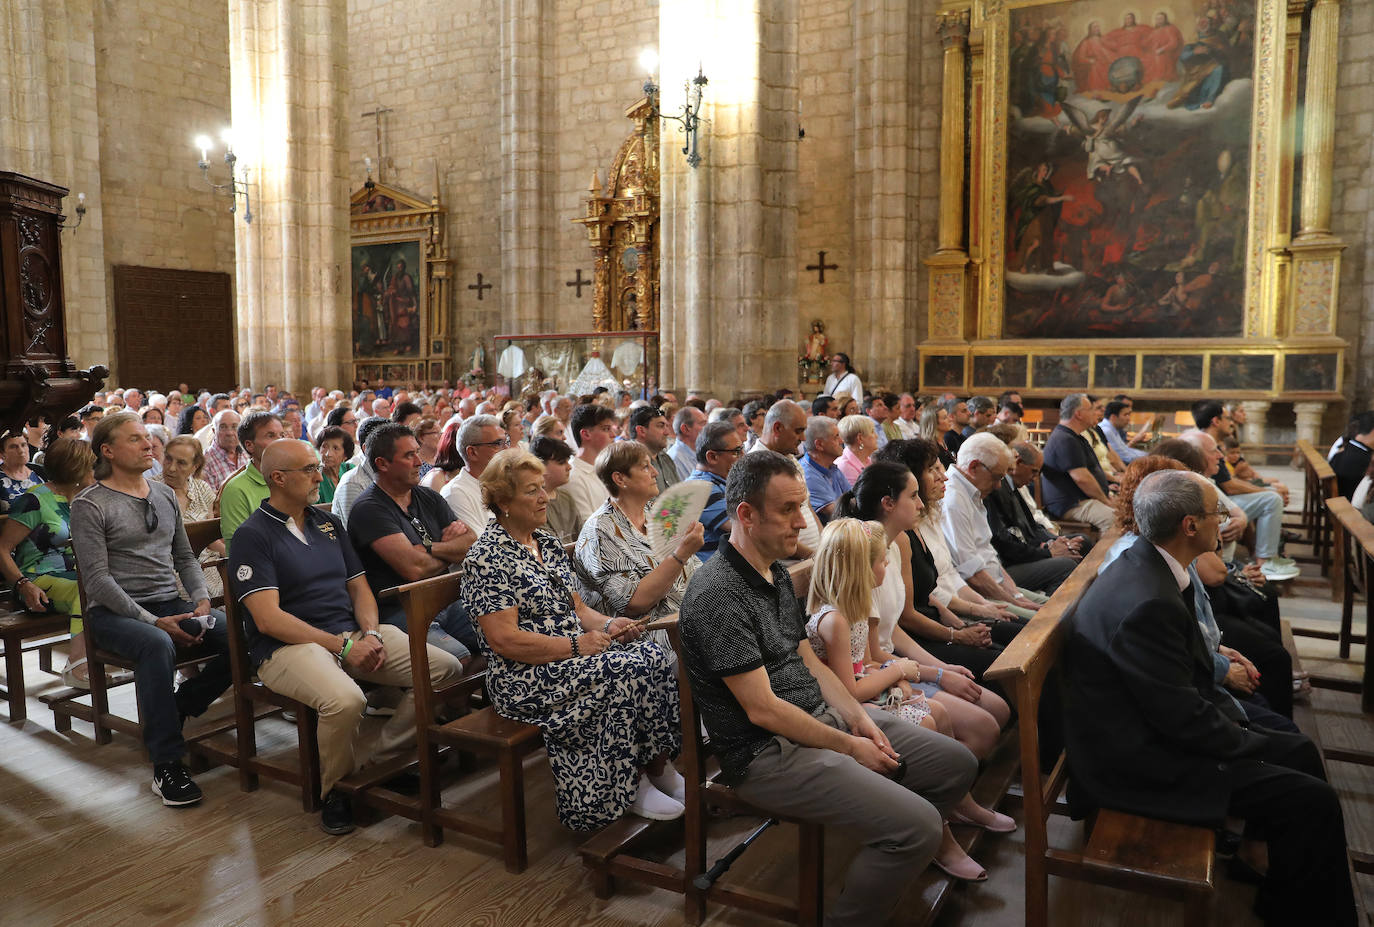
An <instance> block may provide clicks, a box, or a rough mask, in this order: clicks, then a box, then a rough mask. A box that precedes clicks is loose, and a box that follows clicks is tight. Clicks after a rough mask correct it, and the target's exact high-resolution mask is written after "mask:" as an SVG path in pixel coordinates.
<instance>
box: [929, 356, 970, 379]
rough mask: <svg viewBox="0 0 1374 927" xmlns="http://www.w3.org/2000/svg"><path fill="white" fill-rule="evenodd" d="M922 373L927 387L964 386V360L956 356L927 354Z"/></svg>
mask: <svg viewBox="0 0 1374 927" xmlns="http://www.w3.org/2000/svg"><path fill="white" fill-rule="evenodd" d="M923 372H924V376H923V377H922V378H921V382H922V383H924V384H925V385H926V386H928V387H934V386H963V385H964V359H963V358H962V357H960V356H959V355H957V354H927V355H926V358H925V366H924V368H923Z"/></svg>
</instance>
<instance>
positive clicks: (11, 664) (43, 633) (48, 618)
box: [0, 605, 72, 722]
mask: <svg viewBox="0 0 1374 927" xmlns="http://www.w3.org/2000/svg"><path fill="white" fill-rule="evenodd" d="M71 620H72V619H71V616H70V615H31V614H29V613H28V612H26V611H24V609H23V607H22V605H21V606H20V607H19V608H18V610H16V611H6V612H4V613H0V645H3V647H4V649H5V681H4V683H3V684H0V696H4V698H5V700H6V701H8V702H9V706H10V708H9V710H10V721H11V722H15V721H23V720H24V719H25V718H27V717H28V702H27V694H28V693H27V689H26V687H25V685H24V654H26V653H29V652H30V651H33V650H37V651H38V665H39V668H40V669H42V670H43V671H44V672H47V673H51V672H53V668H52V649H53V647H54V646H56V645H57V644H61V643H64V642H65V641H67V640H70V638H71V635H70V633H69V631H68V629H69V628H70V627H71Z"/></svg>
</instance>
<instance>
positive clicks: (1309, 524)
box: [1294, 440, 1339, 633]
mask: <svg viewBox="0 0 1374 927" xmlns="http://www.w3.org/2000/svg"><path fill="white" fill-rule="evenodd" d="M1297 455H1298V456H1299V457H1300V458H1301V459H1302V469H1303V488H1304V491H1303V500H1302V517H1301V529H1302V531H1303V533H1304V534H1306V535H1307V540H1308V543H1310V544H1311V545H1312V553H1313V555H1314V557H1313V559H1311V560H1308V558H1305V557H1304V558H1297V557H1295V558H1294V559H1295V560H1296V559H1301V560H1306V561H1307V562H1310V563H1318V564H1320V565H1321V572H1322V575H1323V576H1326V575H1327V574H1328V573H1329V572H1330V569H1331V559H1332V553H1331V522H1330V520H1329V519H1328V517H1327V509H1326V506H1325V505H1324V504H1323V503H1324V502H1325V500H1327V499H1330V498H1331V497H1332V496H1336V495H1339V493H1338V491H1337V489H1336V473H1335V471H1334V470H1332V469H1331V464H1329V463H1327V461H1326V458H1325V457H1324V456H1322V454H1321V453H1320V452H1318V451H1317V450H1316V449H1315V448H1314V447H1312V443H1311V442H1310V441H1307V440H1300V441H1298V443H1297ZM1294 633H1305V632H1303V631H1301V630H1300V629H1297V630H1295V631H1294Z"/></svg>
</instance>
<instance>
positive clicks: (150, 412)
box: [143, 406, 165, 425]
mask: <svg viewBox="0 0 1374 927" xmlns="http://www.w3.org/2000/svg"><path fill="white" fill-rule="evenodd" d="M164 421H165V417H164V416H163V414H162V410H161V409H159V408H158V407H157V406H145V407H144V409H143V424H145V425H161V424H163V422H164Z"/></svg>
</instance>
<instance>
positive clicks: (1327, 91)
mask: <svg viewBox="0 0 1374 927" xmlns="http://www.w3.org/2000/svg"><path fill="white" fill-rule="evenodd" d="M1340 18H1341V5H1340V0H1316V2H1315V3H1314V4H1313V5H1312V15H1311V20H1310V22H1309V25H1308V45H1307V47H1308V49H1309V50H1308V54H1307V94H1306V96H1305V98H1304V99H1303V117H1302V118H1303V124H1302V228H1301V230H1300V231H1299V232H1298V238H1299V239H1304V238H1324V237H1326V236H1328V235H1330V234H1331V168H1332V163H1333V157H1334V154H1335V138H1336V59H1337V54H1336V51H1337V49H1338V48H1339V47H1340V46H1339V36H1338V35H1337V29H1338V27H1339V25H1340Z"/></svg>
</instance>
